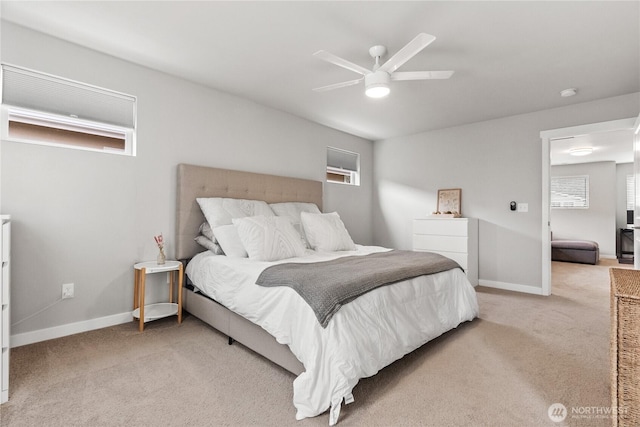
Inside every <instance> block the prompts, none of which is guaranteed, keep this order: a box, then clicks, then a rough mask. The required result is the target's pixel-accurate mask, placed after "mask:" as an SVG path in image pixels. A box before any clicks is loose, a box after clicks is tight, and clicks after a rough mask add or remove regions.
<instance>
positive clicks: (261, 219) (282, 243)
mask: <svg viewBox="0 0 640 427" xmlns="http://www.w3.org/2000/svg"><path fill="white" fill-rule="evenodd" d="M233 223H234V224H235V226H236V229H237V231H238V235H239V236H240V240H241V241H242V244H243V246H244V248H245V250H246V251H247V253H248V254H249V258H251V259H254V260H257V261H277V260H279V259H286V258H293V257H298V256H303V255H304V254H305V247H304V245H303V244H302V240H301V237H300V234H299V233H298V232H297V231H296V229H295V228H293V225H291V222H290V221H289V220H288V219H287V218H283V217H278V216H253V217H246V218H235V219H233Z"/></svg>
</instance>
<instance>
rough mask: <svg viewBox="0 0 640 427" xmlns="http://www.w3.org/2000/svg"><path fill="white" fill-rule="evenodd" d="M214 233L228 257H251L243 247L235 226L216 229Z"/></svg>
mask: <svg viewBox="0 0 640 427" xmlns="http://www.w3.org/2000/svg"><path fill="white" fill-rule="evenodd" d="M213 232H214V233H215V235H216V238H217V239H218V243H220V246H221V247H222V250H223V251H224V254H225V255H226V256H228V257H232V258H246V257H248V256H249V255H248V254H247V251H246V250H245V249H244V246H243V245H242V241H241V240H240V236H239V235H238V230H236V226H235V225H233V224H230V225H221V226H220V227H216V228H214V229H213Z"/></svg>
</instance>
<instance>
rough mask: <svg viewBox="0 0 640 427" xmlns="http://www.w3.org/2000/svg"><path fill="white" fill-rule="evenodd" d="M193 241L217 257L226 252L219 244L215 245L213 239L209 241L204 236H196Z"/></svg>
mask: <svg viewBox="0 0 640 427" xmlns="http://www.w3.org/2000/svg"><path fill="white" fill-rule="evenodd" d="M193 240H195V241H196V242H197V243H198V244H199V245H200V246H202V247H204V248H207V249H209V250H210V251H211V252H213V253H214V254H216V255H224V252H223V251H222V248H221V247H220V245H219V244H218V243H214V242H213V241H212V240H211V239H207V237H206V236H203V235H202V234H200V235H198V236H196V237H195V239H193Z"/></svg>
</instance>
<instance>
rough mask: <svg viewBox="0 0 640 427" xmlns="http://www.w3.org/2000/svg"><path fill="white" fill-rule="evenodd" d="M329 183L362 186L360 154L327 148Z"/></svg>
mask: <svg viewBox="0 0 640 427" xmlns="http://www.w3.org/2000/svg"><path fill="white" fill-rule="evenodd" d="M327 182H335V183H340V184H349V185H360V154H358V153H353V152H351V151H346V150H342V149H340V148H334V147H327Z"/></svg>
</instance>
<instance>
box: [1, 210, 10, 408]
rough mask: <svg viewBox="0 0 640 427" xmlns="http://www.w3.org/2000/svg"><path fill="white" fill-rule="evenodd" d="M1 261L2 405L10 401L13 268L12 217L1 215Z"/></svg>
mask: <svg viewBox="0 0 640 427" xmlns="http://www.w3.org/2000/svg"><path fill="white" fill-rule="evenodd" d="M0 219H1V220H2V228H1V229H0V242H1V244H0V260H2V276H1V277H0V307H1V308H2V312H1V313H0V349H1V350H2V354H1V355H0V391H1V392H2V393H1V394H0V403H4V402H6V401H7V400H9V323H10V321H11V319H10V317H9V282H10V280H9V279H10V274H9V273H10V268H11V217H10V216H9V215H0Z"/></svg>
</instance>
